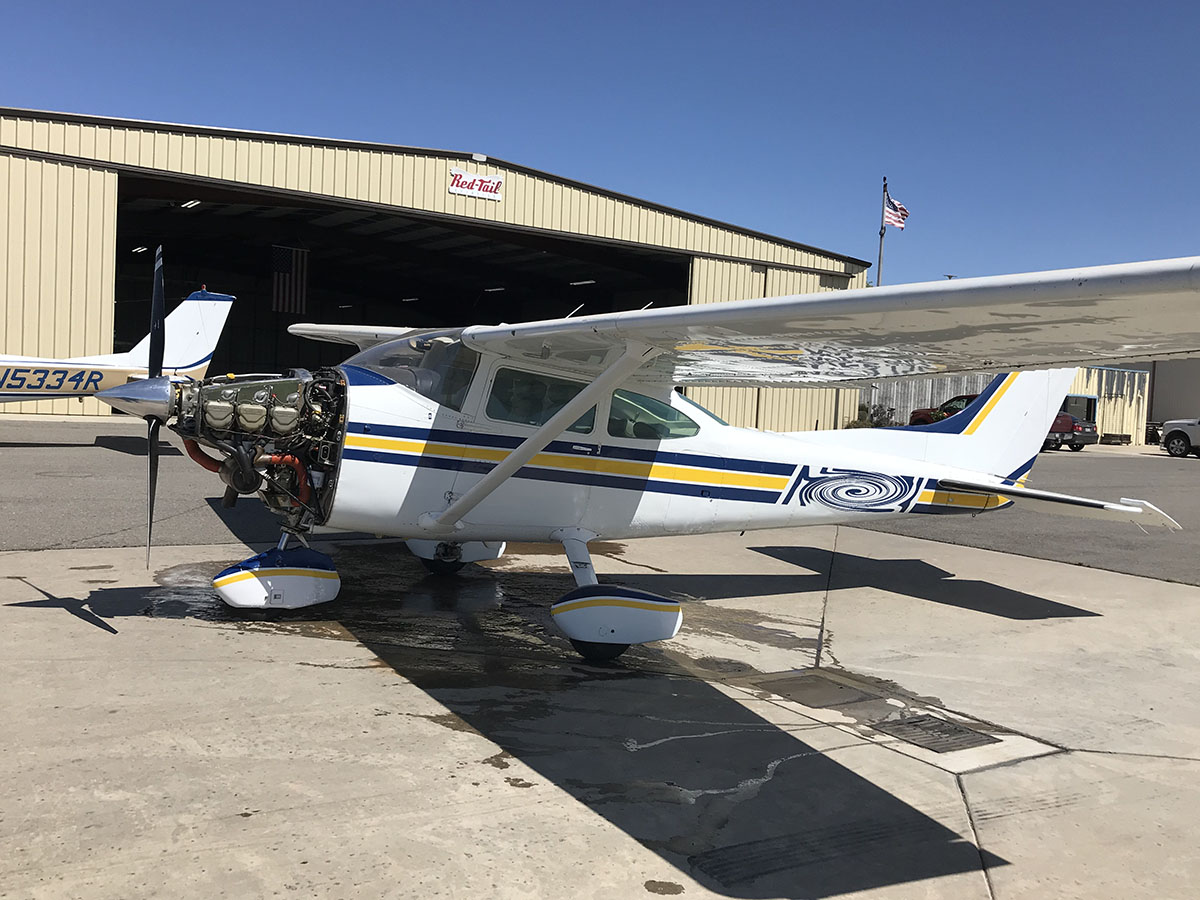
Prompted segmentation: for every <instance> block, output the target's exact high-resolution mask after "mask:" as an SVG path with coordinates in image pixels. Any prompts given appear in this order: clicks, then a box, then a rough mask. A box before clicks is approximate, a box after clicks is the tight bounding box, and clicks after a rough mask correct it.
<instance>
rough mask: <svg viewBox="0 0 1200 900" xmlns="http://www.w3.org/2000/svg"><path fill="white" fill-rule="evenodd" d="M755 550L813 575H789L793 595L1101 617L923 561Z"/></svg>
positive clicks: (1020, 615) (1009, 615)
mask: <svg viewBox="0 0 1200 900" xmlns="http://www.w3.org/2000/svg"><path fill="white" fill-rule="evenodd" d="M750 549H751V550H753V551H754V552H755V553H761V554H763V555H764V556H769V557H771V558H772V559H778V560H780V561H782V562H786V563H791V564H792V565H795V566H799V567H800V568H803V569H808V570H809V571H811V572H813V573H814V574H812V575H800V576H795V575H793V576H785V577H788V578H789V580H790V581H791V582H792V583H793V585H794V588H793V590H798V591H804V590H824V589H825V588H826V587H828V588H829V589H830V590H843V589H847V588H862V587H869V588H876V589H878V590H883V591H890V592H892V593H894V594H903V595H905V596H907V597H916V598H918V599H920V600H928V601H930V602H931V603H941V604H943V605H945V606H955V607H958V608H959V609H971V610H974V611H976V612H981V613H986V614H987V615H990V616H1002V617H1004V618H1006V619H1058V618H1071V617H1076V616H1079V617H1082V616H1098V615H1100V613H1098V612H1093V611H1092V610H1090V609H1083V608H1082V607H1078V606H1071V605H1069V604H1066V603H1059V602H1057V601H1055V600H1047V599H1045V598H1044V597H1038V596H1036V595H1035V594H1026V593H1025V592H1024V591H1016V590H1013V589H1012V588H1006V587H1003V586H1002V585H998V584H992V583H991V582H989V581H976V580H968V579H960V578H957V577H956V576H955V574H954V573H953V572H948V571H946V570H945V569H940V568H938V567H937V566H935V565H931V564H930V563H927V562H925V561H924V560H920V559H874V558H871V557H868V556H855V555H854V554H850V553H838V552H832V553H831V552H830V551H828V550H821V549H817V548H813V547H751V548H750Z"/></svg>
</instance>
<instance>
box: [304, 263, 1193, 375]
mask: <svg viewBox="0 0 1200 900" xmlns="http://www.w3.org/2000/svg"><path fill="white" fill-rule="evenodd" d="M293 327H295V326H293ZM321 327H323V328H329V327H333V326H321ZM631 341H632V342H638V343H643V344H647V345H650V346H652V347H655V348H658V349H659V350H661V351H663V352H662V354H661V355H659V356H658V357H657V358H656V359H654V361H653V362H651V363H650V364H648V365H646V366H645V367H644V368H643V369H641V370H639V371H638V373H637V375H636V378H637V379H638V380H639V381H666V382H672V383H675V384H722V385H759V384H776V385H796V386H799V385H833V384H847V383H862V382H868V381H871V380H875V379H880V378H894V377H901V376H907V375H928V374H943V373H946V374H948V373H963V372H972V371H996V370H1002V369H1004V370H1006V369H1014V368H1043V367H1050V366H1061V365H1095V364H1097V363H1100V362H1102V361H1111V360H1129V361H1135V360H1138V359H1145V360H1150V359H1165V358H1169V357H1183V356H1197V355H1200V257H1188V258H1184V259H1168V260H1156V261H1153V262H1142V263H1128V264H1124V265H1116V266H1097V267H1092V268H1085V269H1062V270H1057V271H1052V272H1033V273H1027V274H1022V275H1000V276H990V277H986V278H964V279H956V280H952V281H939V282H928V283H924V284H904V285H895V286H891V287H881V288H863V289H859V290H852V291H831V292H827V293H822V294H798V295H794V296H788V297H772V298H768V299H765V300H742V301H737V302H732V303H714V304H705V305H701V306H681V307H672V308H667V309H660V310H638V311H634V312H619V313H611V314H606V315H597V316H584V317H581V318H572V319H553V320H548V321H542V322H529V323H525V324H522V325H493V326H473V327H471V328H467V329H465V330H464V331H463V342H464V343H466V344H467V345H468V346H470V347H473V348H475V349H477V350H486V351H491V352H493V353H498V354H500V355H502V356H506V357H510V358H514V359H520V358H524V359H528V360H535V361H539V362H541V363H543V364H544V363H547V362H549V363H551V364H552V365H554V366H556V367H560V368H563V369H565V370H568V371H572V372H576V373H580V374H584V375H588V376H594V375H596V374H597V373H599V372H601V371H603V369H604V368H605V366H606V363H607V362H611V361H612V360H613V359H615V358H616V356H618V355H619V354H620V353H621V352H622V351H623V350H624V347H625V345H626V343H627V342H631Z"/></svg>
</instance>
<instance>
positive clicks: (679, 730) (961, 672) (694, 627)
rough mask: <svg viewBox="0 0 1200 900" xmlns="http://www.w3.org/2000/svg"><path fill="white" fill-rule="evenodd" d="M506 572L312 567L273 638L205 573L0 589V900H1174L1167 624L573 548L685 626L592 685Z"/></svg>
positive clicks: (829, 560) (869, 578) (539, 557)
mask: <svg viewBox="0 0 1200 900" xmlns="http://www.w3.org/2000/svg"><path fill="white" fill-rule="evenodd" d="M5 452H6V455H7V451H5ZM92 452H95V451H92ZM108 452H112V451H108ZM1085 452H1086V451H1085ZM135 462H136V460H135ZM143 462H144V461H143ZM1183 462H1186V461H1183ZM45 470H46V471H51V470H52V469H51V467H50V466H49V465H47V466H46V469H45ZM55 471H57V470H55ZM86 502H89V503H90V502H91V501H86ZM22 508H24V507H22ZM21 514H22V515H25V516H27V520H28V521H29V522H31V523H32V524H31V526H30V527H40V525H39V524H38V523H39V520H40V518H41V517H42V515H41V511H40V510H39V509H32V510H25V511H24V512H22V513H21ZM88 527H90V528H93V529H94V530H95V531H99V529H98V528H96V526H95V525H94V524H91V525H89V526H88ZM1130 527H1131V528H1132V526H1130ZM1133 533H1134V534H1135V535H1137V534H1138V533H1137V531H1136V529H1134V530H1133ZM1138 537H1139V538H1140V535H1138ZM130 543H133V541H130ZM512 549H513V551H514V552H513V553H511V554H510V555H508V556H506V557H505V558H504V559H502V560H500V561H498V562H497V563H495V564H489V565H487V566H469V567H467V568H466V569H464V571H463V573H462V574H461V575H460V576H459V577H457V578H452V579H438V578H434V577H432V576H428V575H426V574H425V572H424V570H423V569H422V568H421V567H420V565H419V564H418V563H417V562H416V561H415V560H414V559H413V558H412V557H411V556H409V554H408V553H407V551H406V550H405V549H404V548H403V546H402V545H395V544H382V543H359V544H355V543H346V544H344V545H341V546H340V547H338V548H337V549H336V557H337V561H338V565H339V568H340V570H341V572H342V575H343V578H344V586H343V593H342V596H341V597H340V598H339V599H338V600H337V601H335V602H334V603H331V604H327V605H325V606H322V607H317V608H312V609H308V610H301V611H296V612H292V613H250V612H238V611H234V610H230V609H228V608H225V607H223V606H222V605H221V604H220V603H219V601H218V600H216V598H215V595H214V594H213V592H212V590H211V588H210V586H209V579H211V577H212V575H213V574H215V573H216V572H217V571H219V570H220V569H221V568H222V567H223V566H224V565H226V564H228V563H230V562H232V561H234V560H236V559H239V558H241V557H242V556H244V555H246V553H247V552H248V551H247V550H246V548H245V547H244V546H242V545H240V544H238V543H219V542H217V543H204V544H196V545H193V546H181V547H158V548H156V549H155V551H154V560H153V569H152V571H151V572H147V571H146V570H145V569H144V568H143V564H144V556H143V554H144V551H143V550H141V549H137V548H133V549H126V548H120V547H115V548H112V547H96V548H83V549H68V550H15V551H9V552H4V553H0V679H3V685H4V687H3V691H2V693H0V697H2V698H3V704H2V706H3V708H2V710H0V714H2V719H0V721H3V722H4V729H5V740H4V746H5V752H4V753H3V754H2V755H0V896H2V897H11V898H18V897H19V898H60V897H89V898H137V897H162V896H171V897H204V898H211V897H214V896H234V897H259V896H277V895H278V896H302V897H372V898H376V897H436V896H447V897H482V896H487V897H529V896H544V897H562V896H581V897H606V898H607V897H639V896H664V895H665V896H671V895H681V896H685V897H707V896H714V897H737V898H767V897H790V898H791V897H794V898H804V897H831V896H854V897H870V898H905V897H922V898H955V900H960V898H993V897H997V898H1018V897H1019V898H1025V897H1053V898H1064V897H1081V898H1082V897H1086V898H1106V897H1111V898H1121V900H1129V898H1141V897H1144V898H1189V897H1192V896H1194V895H1195V885H1196V884H1197V883H1200V851H1198V849H1197V848H1198V847H1200V839H1198V838H1200V826H1198V825H1197V820H1196V818H1195V813H1194V810H1195V809H1196V807H1197V804H1198V803H1200V752H1198V751H1197V748H1198V747H1200V690H1198V688H1200V653H1198V651H1197V650H1196V644H1195V637H1194V635H1195V634H1196V633H1197V632H1198V630H1200V588H1197V587H1193V586H1190V585H1184V584H1178V583H1167V582H1162V581H1155V580H1150V579H1146V578H1140V577H1134V576H1130V575H1126V574H1118V573H1112V572H1107V571H1102V570H1099V569H1091V568H1083V567H1080V566H1074V565H1068V564H1064V563H1061V562H1055V561H1048V560H1041V559H1030V558H1020V557H1013V556H1010V555H1007V554H1002V553H997V552H991V551H987V550H980V549H975V548H970V547H962V546H955V545H950V544H944V543H934V542H930V541H925V540H920V539H916V538H912V537H908V536H903V535H893V534H885V533H878V532H867V531H862V530H858V529H851V528H810V529H796V530H783V531H775V532H765V533H759V534H748V535H745V536H743V537H738V536H736V535H721V536H701V537H689V538H669V539H653V540H643V541H637V542H630V543H628V544H624V543H609V544H605V545H601V546H599V547H597V548H596V550H597V554H598V555H597V559H596V562H597V568H598V570H599V572H600V573H601V577H602V578H603V579H604V580H608V581H619V582H621V583H625V584H629V585H631V586H634V587H641V588H645V589H648V590H652V591H655V592H658V593H663V594H666V595H668V596H675V597H678V598H680V599H681V600H683V601H684V602H685V604H686V606H685V615H684V627H683V631H682V632H681V634H680V635H679V637H678V638H677V639H675V640H673V641H669V642H664V643H662V644H654V645H647V646H644V647H638V648H635V649H633V650H631V651H629V652H628V653H627V654H626V655H625V656H623V657H622V658H621V660H619V661H618V663H616V664H613V665H609V666H603V667H601V666H591V665H586V664H583V663H581V662H580V661H579V659H578V658H577V657H576V656H575V655H574V653H573V652H572V651H571V649H570V647H569V646H568V645H567V643H566V641H565V640H564V639H563V638H562V637H561V636H560V635H559V634H558V633H557V632H556V631H555V630H554V627H553V626H552V624H551V623H550V621H549V615H548V606H549V604H550V602H552V601H553V600H554V599H555V598H557V596H559V595H560V594H561V593H563V592H564V591H565V590H567V589H569V588H570V587H571V586H572V582H571V580H570V577H569V575H568V574H567V571H566V568H565V566H564V564H563V562H562V559H561V556H560V554H559V552H558V550H557V549H556V548H554V547H548V546H540V545H525V546H518V547H514V548H512Z"/></svg>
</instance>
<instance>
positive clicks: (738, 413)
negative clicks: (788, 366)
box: [687, 257, 866, 431]
mask: <svg viewBox="0 0 1200 900" xmlns="http://www.w3.org/2000/svg"><path fill="white" fill-rule="evenodd" d="M857 281H860V282H862V283H861V284H858V283H856V284H855V285H854V286H855V287H860V286H861V287H865V286H866V285H865V281H866V276H865V274H864V275H861V276H859V277H858V278H857ZM844 284H845V279H841V278H837V279H833V278H829V277H828V276H824V275H818V274H816V273H811V272H796V271H792V270H788V269H775V268H771V267H769V266H760V265H752V264H746V263H733V262H726V261H723V260H715V259H705V258H702V257H698V258H695V259H693V260H692V269H691V282H690V288H689V292H688V302H689V303H716V302H719V301H722V300H748V299H750V298H752V297H776V296H781V295H783V294H800V293H810V292H815V291H827V290H835V289H837V288H838V287H841V286H842V285H844ZM687 393H688V396H689V397H691V398H692V399H693V400H695V401H696V402H697V403H699V404H700V405H701V406H704V407H705V408H707V409H710V410H712V411H713V412H714V413H716V414H717V415H718V416H720V417H721V418H722V419H724V420H725V421H727V422H728V423H729V424H730V425H739V426H742V427H745V428H760V429H763V430H766V431H817V430H825V429H830V428H841V427H843V426H844V425H845V424H846V423H847V422H849V421H850V420H851V419H853V418H855V417H856V416H857V414H858V402H859V391H858V390H857V389H839V388H742V387H692V388H688V391H687Z"/></svg>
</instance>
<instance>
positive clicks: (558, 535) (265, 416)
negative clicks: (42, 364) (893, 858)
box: [99, 257, 1200, 659]
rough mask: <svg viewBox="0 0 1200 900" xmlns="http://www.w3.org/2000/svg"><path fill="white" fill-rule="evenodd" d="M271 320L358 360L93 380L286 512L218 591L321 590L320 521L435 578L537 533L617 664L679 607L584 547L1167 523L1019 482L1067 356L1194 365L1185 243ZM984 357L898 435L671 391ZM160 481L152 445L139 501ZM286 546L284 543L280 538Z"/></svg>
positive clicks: (831, 380)
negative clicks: (520, 317)
mask: <svg viewBox="0 0 1200 900" xmlns="http://www.w3.org/2000/svg"><path fill="white" fill-rule="evenodd" d="M290 330H291V331H292V332H293V333H296V334H300V335H305V336H308V337H311V338H316V339H320V340H328V341H337V342H343V343H349V344H354V345H356V346H357V347H358V348H359V351H360V352H358V353H357V354H356V355H354V356H351V357H350V358H349V359H347V360H346V361H345V362H344V363H342V364H341V365H339V366H334V367H332V368H324V369H318V370H317V371H313V372H310V371H306V370H303V369H293V370H290V371H286V372H284V373H282V374H281V375H278V376H272V377H264V376H261V375H248V376H234V375H228V376H217V377H215V378H209V379H205V380H204V381H200V382H188V383H183V384H180V383H173V382H171V381H170V380H169V379H167V378H152V379H149V380H146V381H142V382H134V383H131V384H128V385H124V386H120V387H115V388H110V389H108V390H105V391H103V392H102V393H101V394H100V395H99V396H100V398H101V399H102V400H104V401H105V402H107V403H110V404H112V405H113V406H115V407H118V408H120V409H123V410H125V411H127V412H130V413H133V414H136V415H140V416H143V417H145V418H146V419H147V421H148V422H149V423H150V428H151V430H152V431H153V430H154V429H156V428H157V426H158V424H159V423H170V427H171V428H172V429H173V430H174V431H175V432H177V433H178V434H179V435H181V436H182V437H183V438H184V444H185V447H186V449H187V452H188V454H189V455H190V456H191V457H192V459H194V460H195V461H196V462H197V463H199V464H200V465H202V466H204V467H205V468H207V469H210V470H211V471H213V472H215V473H216V474H218V475H219V476H220V478H221V480H222V481H223V482H224V484H225V485H226V496H227V502H230V503H232V502H234V501H236V499H237V497H238V496H239V495H243V494H253V493H258V494H259V495H260V496H261V497H262V499H263V501H264V502H265V503H266V504H267V505H268V506H269V507H270V508H271V509H272V510H273V511H275V512H276V513H277V514H278V515H279V516H280V518H281V519H282V528H283V536H282V537H281V539H280V542H279V545H278V546H277V547H276V548H275V549H273V550H269V551H267V552H266V553H262V554H259V555H258V556H255V557H252V558H250V559H248V560H245V561H243V562H241V563H238V564H237V565H234V566H232V567H230V568H228V569H226V570H225V571H223V572H221V573H220V574H219V575H218V576H217V577H216V579H215V580H214V582H213V583H214V586H215V588H216V590H217V592H218V593H219V594H220V596H221V597H222V599H223V600H224V601H225V602H226V603H229V604H231V605H233V606H239V607H259V608H262V607H267V608H271V607H279V608H295V607H299V606H306V605H309V604H314V603H321V602H324V601H328V600H331V599H333V598H334V597H335V596H336V594H337V592H338V588H339V583H340V582H339V578H338V575H337V572H336V571H335V569H334V566H333V562H332V560H331V559H330V558H329V557H328V556H325V555H324V554H320V553H317V552H316V551H313V550H311V549H309V548H308V547H307V544H306V542H305V535H306V534H307V533H309V532H311V531H312V530H313V529H315V528H318V527H321V528H326V529H333V530H345V531H367V532H374V533H377V534H379V535H393V536H398V537H402V538H405V539H406V540H407V543H408V546H409V548H410V549H411V550H412V552H413V553H415V554H416V555H417V556H419V557H420V558H421V559H422V560H424V561H425V562H426V564H427V565H428V567H429V568H431V569H432V570H434V571H435V572H444V573H449V572H453V571H456V570H457V569H458V568H459V567H461V566H462V565H463V564H464V563H466V562H470V561H478V560H485V559H494V558H497V557H499V556H500V555H501V554H502V553H503V552H504V548H505V543H504V542H505V541H508V540H522V541H554V542H559V543H561V544H562V546H563V549H564V551H565V554H566V557H567V560H568V561H569V563H570V568H571V571H572V574H573V575H574V577H575V581H576V584H577V587H576V589H575V590H573V591H571V592H570V593H568V594H566V595H565V596H564V597H562V599H561V600H559V601H558V602H557V603H555V604H554V605H553V607H552V608H551V613H552V614H553V620H554V621H555V622H556V623H557V624H558V626H559V627H560V628H561V629H562V630H563V632H565V634H566V635H567V636H568V637H569V638H570V639H571V641H572V643H573V644H574V645H575V647H576V648H577V649H578V650H579V652H580V653H581V654H583V655H584V656H585V657H587V658H589V659H611V658H614V657H616V656H618V655H619V654H620V653H621V652H623V651H624V650H625V649H626V647H628V645H630V644H634V643H643V642H648V641H654V640H661V639H664V638H670V637H673V636H674V635H675V634H676V633H677V631H678V629H679V627H680V623H681V621H682V610H681V606H680V604H679V603H678V602H677V601H675V600H672V599H669V598H666V597H661V596H657V595H654V594H649V593H646V592H643V591H637V590H632V589H629V588H624V587H621V586H618V585H609V584H604V585H601V584H599V583H598V581H597V578H596V573H595V569H594V568H593V566H592V561H591V558H590V555H589V553H588V543H589V542H590V541H594V540H601V539H602V540H612V539H625V538H634V537H641V536H651V535H673V534H691V533H700V532H719V531H741V530H744V529H757V528H774V527H782V526H795V525H806V524H833V523H842V524H849V525H854V524H857V523H862V522H867V521H876V520H879V519H881V518H884V517H889V516H900V515H910V514H971V515H974V514H978V513H981V512H991V511H993V510H997V509H1002V508H1004V507H1007V506H1009V505H1011V504H1013V503H1025V504H1029V505H1032V506H1035V507H1038V508H1042V509H1046V510H1049V511H1055V512H1062V513H1068V514H1074V515H1079V516H1091V517H1102V518H1113V519H1124V520H1129V521H1132V522H1135V523H1138V524H1140V525H1144V526H1148V525H1158V526H1165V527H1167V528H1178V527H1179V526H1178V525H1177V524H1176V523H1175V522H1174V521H1173V520H1172V519H1171V518H1170V517H1169V516H1167V515H1166V514H1165V513H1163V512H1162V511H1160V510H1159V509H1158V508H1157V507H1155V506H1153V505H1152V504H1151V503H1149V502H1146V501H1145V500H1136V499H1122V500H1120V501H1107V500H1093V499H1087V498H1082V497H1074V496H1068V495H1064V494H1057V493H1051V492H1048V491H1042V490H1034V489H1031V488H1028V487H1026V486H1025V480H1026V478H1027V476H1028V474H1029V471H1030V469H1031V468H1032V466H1033V463H1034V460H1035V459H1036V456H1037V453H1038V450H1039V448H1040V447H1041V444H1042V441H1043V439H1044V438H1045V435H1046V431H1047V429H1048V427H1049V426H1050V424H1051V422H1052V420H1053V419H1054V416H1055V414H1056V413H1057V411H1058V409H1059V406H1060V405H1061V403H1062V400H1063V397H1064V396H1065V394H1066V392H1067V389H1068V387H1069V385H1070V382H1071V379H1072V376H1073V373H1074V371H1075V370H1074V368H1062V367H1063V366H1070V367H1074V366H1077V365H1079V364H1087V363H1093V362H1097V361H1101V360H1112V359H1134V358H1144V359H1151V358H1154V359H1163V358H1168V357H1176V356H1190V355H1200V257H1193V258H1187V259H1176V260H1162V261H1156V262H1147V263H1133V264H1126V265H1116V266H1103V267H1094V268H1085V269H1074V270H1061V271H1053V272H1040V273H1031V274H1024V275H1011V276H996V277H986V278H974V279H956V280H953V281H946V282H936V283H930V284H910V285H896V286H890V287H882V288H867V289H862V290H851V291H838V292H832V293H824V294H815V295H814V294H805V295H797V296H788V297H775V298H769V299H764V300H746V301H739V302H736V303H719V304H710V305H704V306H687V307H677V308H669V309H661V310H642V311H634V312H620V313H612V314H606V315H596V316H586V317H582V318H570V317H568V318H565V319H555V320H549V321H540V322H531V323H526V324H521V325H491V326H486V325H483V326H480V325H477V326H472V327H467V328H457V329H443V330H415V329H406V328H393V327H378V328H370V327H358V326H348V325H295V326H292V328H291V329H290ZM1053 367H1057V368H1053ZM998 369H1011V370H1013V371H1011V372H1010V373H1009V374H1005V375H1001V376H998V377H997V378H996V379H995V380H994V381H993V382H992V383H991V384H990V385H988V387H987V389H986V390H985V391H984V392H983V393H982V394H980V395H979V397H978V398H976V400H975V401H974V402H973V403H972V404H971V405H970V406H968V407H967V408H966V409H965V410H963V411H962V412H960V413H958V414H956V415H954V416H952V417H950V418H948V419H945V420H943V421H940V422H937V423H934V424H932V425H924V426H917V427H906V428H894V429H856V430H843V431H813V432H799V433H789V434H772V433H765V432H761V431H756V430H753V429H747V428H735V427H731V426H729V425H727V424H725V423H724V422H722V421H721V420H720V419H718V418H717V417H716V416H714V415H712V414H711V413H709V412H706V411H705V410H703V409H702V408H700V407H699V406H697V405H696V404H695V403H693V402H692V401H690V400H688V399H687V398H686V397H685V396H684V395H683V394H682V393H680V392H679V391H677V390H676V388H677V387H685V386H688V385H702V384H720V385H751V386H753V385H765V384H770V385H783V386H802V385H804V386H812V385H816V386H824V387H829V386H838V385H853V384H864V383H869V382H871V381H875V380H878V379H882V378H904V377H909V376H918V375H929V374H938V373H960V372H969V371H981V370H982V371H987V370H991V371H996V370H998ZM214 453H215V454H216V455H213V454H214ZM154 473H155V468H154V460H153V458H152V460H151V473H150V479H151V489H152V491H153V482H154V477H155V474H154ZM152 498H153V493H151V503H150V508H149V512H148V516H149V519H150V521H151V522H152V521H153V499H152ZM293 536H294V537H295V538H296V539H298V540H299V542H300V543H301V544H302V545H303V546H299V547H295V548H292V549H288V543H289V541H290V540H291V539H292V537H293ZM148 541H149V539H148Z"/></svg>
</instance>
